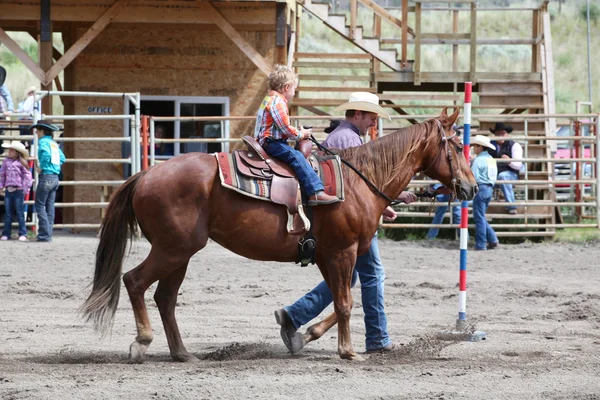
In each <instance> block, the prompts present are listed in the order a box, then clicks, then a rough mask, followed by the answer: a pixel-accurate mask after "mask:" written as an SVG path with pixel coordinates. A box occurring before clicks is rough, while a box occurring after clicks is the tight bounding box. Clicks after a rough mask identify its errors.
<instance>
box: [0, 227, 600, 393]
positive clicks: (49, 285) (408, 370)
mask: <svg viewBox="0 0 600 400" xmlns="http://www.w3.org/2000/svg"><path fill="white" fill-rule="evenodd" d="M96 245H97V240H96V239H95V238H94V237H91V236H74V235H62V236H57V237H56V238H55V241H54V242H53V243H51V244H35V243H19V242H16V241H9V242H3V243H2V244H1V245H0V251H1V252H2V258H1V261H0V293H1V294H0V296H1V297H0V298H1V302H0V304H1V306H0V398H1V399H84V398H85V399H117V398H118V399H180V398H189V399H242V398H244V399H245V398H259V399H290V398H291V399H315V398H317V399H319V398H323V399H325V398H326V399H353V398H360V399H481V398H485V399H528V400H531V399H565V400H566V399H586V400H591V399H600V377H599V376H600V330H599V328H600V265H599V260H600V246H598V245H593V246H587V247H586V246H583V245H565V244H562V245H557V244H536V245H533V244H524V245H514V246H509V245H505V246H502V247H501V248H500V249H498V250H493V251H487V252H474V251H471V252H469V256H468V258H469V291H468V300H467V311H468V316H469V322H470V323H472V324H474V325H475V326H476V327H477V328H478V329H479V330H483V331H485V332H486V333H487V340H485V341H482V342H476V343H473V342H459V343H447V342H439V341H436V340H432V339H430V335H432V334H435V333H436V332H438V331H439V330H440V329H443V328H447V327H451V326H452V325H453V324H454V321H455V319H456V315H457V291H458V288H457V284H456V282H457V279H458V263H459V251H458V249H457V246H458V243H455V242H444V241H439V242H435V243H431V242H392V241H385V240H383V241H381V254H382V258H383V261H384V264H385V267H386V274H387V280H386V311H387V314H388V319H389V330H390V333H391V335H392V338H393V340H394V342H395V343H398V344H404V347H403V348H402V350H401V351H399V352H397V353H394V354H388V355H372V356H365V358H366V360H365V361H364V362H348V361H344V360H340V359H339V358H338V356H337V352H336V348H337V329H335V328H334V329H332V330H331V331H330V332H329V333H328V334H326V335H325V336H324V337H323V338H321V339H320V340H319V341H317V342H313V343H310V344H309V345H308V346H307V347H306V348H305V349H304V350H303V351H302V353H301V354H299V355H297V356H291V355H289V354H288V353H287V350H286V348H285V346H284V345H283V343H282V342H281V339H280V337H279V329H278V328H279V327H278V325H276V324H275V321H274V318H273V311H274V310H275V309H276V308H278V307H281V306H283V305H286V304H289V303H291V302H293V301H294V300H296V299H297V298H298V297H299V296H301V295H302V294H304V293H305V292H306V291H307V290H309V289H311V288H312V287H313V285H315V284H316V283H318V282H319V281H320V275H319V273H318V270H317V269H316V267H314V266H313V267H308V268H300V267H299V266H296V265H293V264H278V263H263V262H255V261H250V260H246V259H244V258H241V257H239V256H237V255H235V254H232V253H230V252H228V251H226V250H224V249H222V248H220V247H219V246H218V245H216V244H214V243H210V244H209V245H208V246H207V248H206V249H204V250H203V251H202V252H201V253H199V254H198V255H196V256H195V257H194V259H193V260H192V262H191V263H190V267H189V269H188V274H187V278H186V280H185V281H184V283H183V287H182V289H181V292H182V293H181V296H180V297H179V302H178V305H179V307H178V308H177V313H178V314H177V315H178V319H179V326H180V329H181V331H182V335H183V338H184V342H185V344H186V346H187V348H188V350H190V351H191V352H192V353H193V354H195V355H196V356H198V357H199V358H200V359H201V360H200V362H198V363H195V364H180V363H174V362H171V361H170V358H169V351H168V347H167V342H166V338H165V336H164V332H163V328H162V324H161V321H160V316H159V314H158V310H157V308H156V307H155V305H154V302H153V300H152V296H151V294H150V293H152V292H153V289H154V286H153V287H152V288H151V289H150V291H149V292H148V294H147V297H146V299H147V302H148V304H149V311H150V318H151V320H152V322H153V323H154V330H155V340H154V342H153V343H152V345H151V346H150V348H149V350H148V357H147V360H146V362H145V363H144V364H141V365H137V364H129V363H128V361H127V357H128V349H129V344H130V343H131V342H132V341H133V339H134V336H135V323H134V320H133V314H132V311H131V306H130V303H129V299H128V297H127V294H126V291H125V289H124V288H122V290H121V302H120V304H119V309H118V311H117V315H116V319H115V324H114V327H113V330H112V335H111V336H110V337H109V338H107V339H105V340H100V338H99V337H98V336H97V335H96V334H95V333H94V332H93V330H92V327H91V326H90V325H86V324H84V323H83V322H82V321H81V319H80V318H79V317H78V315H77V309H78V307H79V306H80V305H81V304H82V302H83V301H84V300H85V298H86V296H87V294H88V293H89V288H87V285H88V284H89V283H90V282H91V279H92V274H93V257H94V252H95V248H96ZM148 251H149V244H148V243H146V242H145V241H140V242H136V243H135V244H134V247H133V250H132V252H131V254H130V257H129V258H128V259H127V261H126V264H125V267H124V269H125V270H128V269H130V268H132V267H134V266H135V265H136V264H137V263H139V262H140V261H141V260H142V259H143V258H144V256H145V255H146V254H147V253H148ZM353 294H354V297H355V308H354V310H353V315H352V320H351V323H352V334H353V336H352V337H353V342H354V346H355V348H356V350H357V351H359V352H364V346H365V345H364V324H363V321H362V308H361V305H360V290H359V289H358V288H355V289H354V290H353ZM328 311H329V310H328Z"/></svg>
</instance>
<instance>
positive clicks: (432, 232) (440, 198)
mask: <svg viewBox="0 0 600 400" xmlns="http://www.w3.org/2000/svg"><path fill="white" fill-rule="evenodd" d="M449 198H450V195H449V194H438V195H437V196H435V200H436V201H437V202H440V203H447V202H448V199H449ZM447 210H448V206H447V205H446V206H439V207H436V208H435V215H434V216H433V220H432V221H431V223H432V224H441V223H442V222H443V221H444V214H446V211H447ZM452 222H453V223H455V224H460V207H458V206H452ZM438 233H440V228H429V230H428V231H427V239H435V238H436V237H437V235H438Z"/></svg>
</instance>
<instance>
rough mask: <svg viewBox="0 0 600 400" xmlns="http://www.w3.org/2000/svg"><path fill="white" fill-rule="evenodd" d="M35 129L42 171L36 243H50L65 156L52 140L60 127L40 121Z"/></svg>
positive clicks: (38, 188) (39, 187) (38, 194)
mask: <svg viewBox="0 0 600 400" xmlns="http://www.w3.org/2000/svg"><path fill="white" fill-rule="evenodd" d="M33 129H36V131H37V135H38V138H39V144H38V163H39V165H38V168H39V171H40V175H39V179H38V185H37V190H36V192H35V212H36V213H37V215H38V219H39V229H38V235H37V238H36V241H38V242H50V241H52V228H53V226H54V200H55V199H56V190H57V189H58V176H59V175H60V168H61V166H62V165H63V163H64V162H65V155H64V154H63V152H62V150H61V149H60V147H58V144H57V143H56V142H55V141H54V139H53V138H52V134H53V132H56V131H58V130H59V129H58V127H56V126H54V125H52V124H51V123H49V122H47V121H44V120H40V121H38V123H37V124H35V125H32V126H30V127H29V130H30V131H32V130H33Z"/></svg>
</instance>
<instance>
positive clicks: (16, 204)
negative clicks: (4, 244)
mask: <svg viewBox="0 0 600 400" xmlns="http://www.w3.org/2000/svg"><path fill="white" fill-rule="evenodd" d="M2 147H4V148H7V149H8V157H7V158H6V159H4V162H3V163H2V167H0V190H3V191H5V193H4V209H5V213H4V229H3V230H2V237H0V240H3V241H4V240H8V239H10V231H11V226H12V215H13V213H16V215H17V221H18V222H19V240H20V241H22V242H26V241H27V229H26V228H25V215H24V204H23V203H24V201H25V193H26V192H27V191H28V190H29V189H30V188H31V184H32V181H31V172H30V171H29V165H28V164H27V158H28V152H27V149H26V148H25V146H24V145H23V143H21V142H19V141H16V140H13V141H12V142H11V143H10V144H6V143H5V144H3V145H2Z"/></svg>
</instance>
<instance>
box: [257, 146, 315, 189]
mask: <svg viewBox="0 0 600 400" xmlns="http://www.w3.org/2000/svg"><path fill="white" fill-rule="evenodd" d="M263 148H264V149H265V151H266V152H267V154H268V155H270V156H273V157H275V158H277V159H278V160H281V161H283V162H284V163H286V164H289V166H290V167H292V168H293V169H294V172H296V176H297V177H298V181H299V182H300V187H301V188H302V191H304V193H305V194H306V195H307V196H309V197H310V196H312V195H313V194H315V193H317V192H320V191H322V190H323V183H322V182H321V178H319V175H317V173H316V172H315V171H314V170H313V169H312V167H311V166H310V164H309V163H308V161H307V160H306V158H305V157H304V155H303V154H302V153H300V152H299V151H298V150H296V149H294V148H292V147H291V146H290V145H288V144H287V143H286V142H285V141H283V140H282V141H279V140H274V139H267V140H266V141H265V144H264V145H263Z"/></svg>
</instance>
